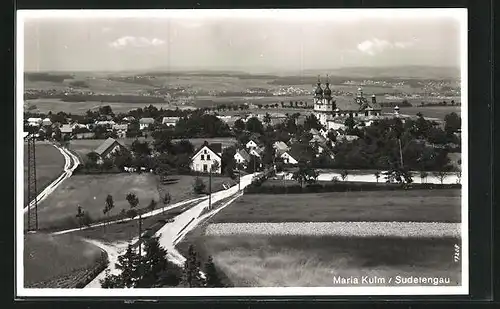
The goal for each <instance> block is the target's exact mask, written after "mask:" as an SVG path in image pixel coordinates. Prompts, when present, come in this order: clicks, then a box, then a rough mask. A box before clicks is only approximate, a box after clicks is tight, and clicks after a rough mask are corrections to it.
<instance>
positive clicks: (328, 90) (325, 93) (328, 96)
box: [323, 83, 332, 98]
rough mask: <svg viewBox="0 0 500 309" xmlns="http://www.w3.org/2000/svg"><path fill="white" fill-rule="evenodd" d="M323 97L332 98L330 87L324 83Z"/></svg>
mask: <svg viewBox="0 0 500 309" xmlns="http://www.w3.org/2000/svg"><path fill="white" fill-rule="evenodd" d="M323 95H324V96H325V97H327V98H331V97H332V90H331V89H330V85H329V84H328V83H326V87H325V90H324V91H323Z"/></svg>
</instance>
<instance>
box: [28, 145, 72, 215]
mask: <svg viewBox="0 0 500 309" xmlns="http://www.w3.org/2000/svg"><path fill="white" fill-rule="evenodd" d="M53 146H54V147H56V148H57V150H59V152H60V153H61V154H62V155H63V157H64V161H65V163H64V170H63V172H62V173H61V175H60V176H59V177H57V179H56V180H54V181H53V182H52V183H51V184H49V185H48V186H47V187H46V188H45V189H43V191H42V192H40V193H39V194H38V195H37V197H36V199H34V200H32V201H30V203H29V204H28V206H26V207H24V213H26V212H27V211H28V209H33V207H35V201H36V202H37V203H40V202H42V201H43V200H45V199H46V198H47V196H49V194H51V193H52V192H54V190H55V189H56V188H57V187H58V186H59V185H60V184H61V183H62V182H63V181H64V180H65V179H67V178H69V177H71V175H73V171H74V170H75V169H76V167H77V166H78V165H79V164H80V160H79V159H78V157H77V156H75V155H74V154H72V153H71V152H70V151H69V150H68V149H66V148H63V147H59V146H56V145H54V144H53Z"/></svg>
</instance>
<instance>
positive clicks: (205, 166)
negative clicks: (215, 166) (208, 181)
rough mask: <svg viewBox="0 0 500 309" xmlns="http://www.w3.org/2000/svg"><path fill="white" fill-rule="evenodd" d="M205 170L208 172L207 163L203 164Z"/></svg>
mask: <svg viewBox="0 0 500 309" xmlns="http://www.w3.org/2000/svg"><path fill="white" fill-rule="evenodd" d="M203 171H204V172H208V167H207V165H206V164H203Z"/></svg>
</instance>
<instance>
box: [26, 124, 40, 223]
mask: <svg viewBox="0 0 500 309" xmlns="http://www.w3.org/2000/svg"><path fill="white" fill-rule="evenodd" d="M27 140H28V232H30V231H36V230H38V200H37V195H38V191H37V187H36V151H35V141H36V137H35V134H34V133H30V134H29V135H28V136H27ZM32 201H33V205H31V202H32Z"/></svg>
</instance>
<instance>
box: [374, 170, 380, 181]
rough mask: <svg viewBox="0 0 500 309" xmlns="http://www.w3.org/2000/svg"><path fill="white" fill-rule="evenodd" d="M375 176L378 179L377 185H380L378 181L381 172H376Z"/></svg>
mask: <svg viewBox="0 0 500 309" xmlns="http://www.w3.org/2000/svg"><path fill="white" fill-rule="evenodd" d="M374 175H375V178H376V179H377V183H378V179H379V178H380V172H379V171H376V172H375V173H374Z"/></svg>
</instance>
